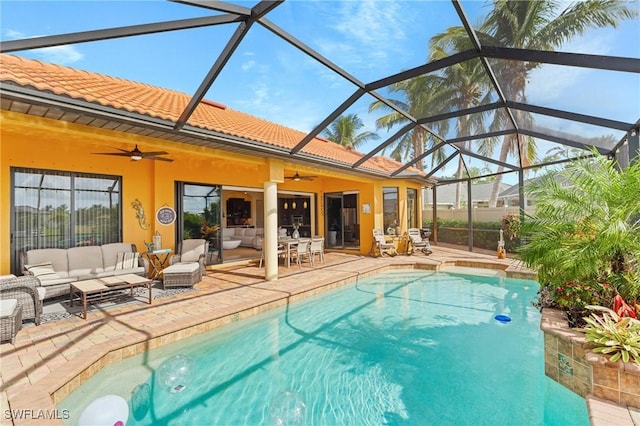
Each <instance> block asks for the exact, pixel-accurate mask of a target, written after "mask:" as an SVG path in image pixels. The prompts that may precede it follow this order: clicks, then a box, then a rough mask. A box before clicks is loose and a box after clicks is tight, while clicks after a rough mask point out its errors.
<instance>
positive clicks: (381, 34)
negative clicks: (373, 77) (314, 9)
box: [316, 0, 406, 68]
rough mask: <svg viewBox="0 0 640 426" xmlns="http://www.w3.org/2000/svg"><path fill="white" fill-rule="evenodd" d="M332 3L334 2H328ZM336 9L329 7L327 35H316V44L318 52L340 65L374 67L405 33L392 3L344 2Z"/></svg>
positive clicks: (400, 17) (371, 1)
mask: <svg viewBox="0 0 640 426" xmlns="http://www.w3.org/2000/svg"><path fill="white" fill-rule="evenodd" d="M332 5H335V3H332ZM339 5H340V8H339V9H338V10H335V9H332V17H331V19H330V22H335V24H333V25H331V26H330V28H331V30H332V33H331V35H327V36H326V37H319V38H318V39H317V40H316V44H317V45H318V46H319V50H320V52H321V53H322V54H324V55H325V56H327V57H328V58H331V59H332V60H334V61H336V62H339V63H341V64H351V65H353V66H357V67H366V68H370V67H377V66H379V64H381V63H384V62H385V61H387V60H388V58H389V54H390V53H391V52H394V53H397V52H395V51H396V50H397V49H396V48H394V46H398V41H399V40H404V39H405V38H406V37H405V33H404V31H403V30H402V28H403V27H404V25H403V23H402V19H405V18H406V17H404V16H402V14H401V13H399V6H398V5H397V4H396V3H395V2H387V1H385V2H379V1H373V0H366V1H357V2H356V1H345V2H340V3H339Z"/></svg>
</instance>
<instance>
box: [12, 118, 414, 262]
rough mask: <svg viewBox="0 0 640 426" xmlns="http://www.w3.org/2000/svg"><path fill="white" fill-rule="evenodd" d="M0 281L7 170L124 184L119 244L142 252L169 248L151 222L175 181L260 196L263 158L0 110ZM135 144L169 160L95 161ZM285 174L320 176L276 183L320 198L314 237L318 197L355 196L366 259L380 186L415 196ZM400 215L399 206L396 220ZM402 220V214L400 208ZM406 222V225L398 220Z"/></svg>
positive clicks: (350, 181) (378, 212)
mask: <svg viewBox="0 0 640 426" xmlns="http://www.w3.org/2000/svg"><path fill="white" fill-rule="evenodd" d="M0 119H1V121H0V235H1V237H0V274H8V273H9V270H10V219H11V218H10V211H11V210H10V209H11V182H10V169H11V167H27V168H42V169H50V170H61V171H74V172H87V173H100V174H108V175H117V176H121V177H122V200H123V206H122V213H123V240H124V241H126V242H132V243H134V244H136V245H137V246H138V248H139V250H143V249H144V242H145V241H146V242H149V241H151V239H152V236H153V233H154V232H155V231H156V230H158V231H159V232H160V233H161V234H162V236H163V246H165V247H173V246H174V238H175V237H174V236H175V228H174V225H170V226H163V225H160V224H158V223H156V221H155V212H156V211H157V209H159V208H160V207H162V206H164V205H168V206H171V207H175V205H174V204H175V193H174V192H175V189H174V188H175V182H176V181H185V182H193V183H203V184H217V185H232V186H237V187H250V188H257V189H259V190H262V188H263V185H264V182H265V181H266V180H268V179H269V174H270V165H269V164H270V163H269V160H268V159H265V158H260V157H251V156H247V155H239V154H233V153H228V152H223V151H219V150H210V149H206V150H205V149H203V148H199V147H193V146H189V145H182V144H179V143H168V142H166V141H162V140H158V139H154V138H149V137H144V136H135V135H131V134H127V133H123V132H118V131H114V130H102V129H97V128H93V127H88V126H82V125H75V124H70V123H66V122H62V121H57V120H51V119H47V118H39V117H34V116H28V115H24V114H19V113H15V112H6V111H2V112H1V115H0ZM135 144H138V146H139V148H140V149H141V150H142V151H158V150H164V151H168V152H169V153H170V155H169V157H170V158H172V159H173V160H174V161H173V162H171V163H169V162H162V161H147V160H143V161H138V162H133V161H131V160H130V159H128V158H126V157H114V156H103V155H94V154H92V153H96V152H115V151H116V148H120V149H127V150H130V149H132V148H133V146H134V145H135ZM282 164H283V167H284V169H285V170H286V174H287V175H288V174H291V173H293V172H295V171H296V170H298V171H299V172H300V173H301V174H313V175H318V176H319V178H318V179H315V180H313V181H301V182H293V181H289V180H285V181H284V182H282V183H279V184H278V189H279V190H283V191H285V190H288V191H301V192H309V193H316V194H318V204H319V205H318V206H317V213H316V214H317V223H318V225H319V226H318V229H316V233H318V234H321V235H322V233H323V223H324V206H323V202H324V200H323V198H324V194H325V193H327V192H343V191H357V192H358V193H359V203H360V206H359V215H360V229H361V242H360V246H361V252H362V253H368V251H369V248H370V245H371V241H372V238H371V235H370V232H369V230H370V229H372V228H374V227H378V228H381V227H382V193H381V191H382V187H383V186H397V187H400V191H399V194H400V197H401V200H400V201H401V206H402V202H403V197H406V188H407V186H410V187H413V188H416V189H419V185H416V184H415V183H406V182H402V181H397V180H393V181H388V182H385V181H377V180H373V179H368V178H360V177H354V176H351V175H346V174H341V173H339V172H331V171H324V170H322V169H318V168H311V167H307V166H300V165H292V164H288V163H287V162H283V163H282ZM135 199H138V200H140V202H141V203H142V206H143V207H144V209H145V213H146V216H147V222H148V223H150V224H151V228H150V229H148V230H145V229H142V228H141V227H140V225H139V221H138V220H137V219H136V210H135V209H134V208H133V207H132V206H131V203H132V202H133V201H134V200H135ZM363 204H369V205H370V206H371V213H363V212H362V205H363ZM402 212H403V209H402V207H401V214H403V213H402ZM404 214H405V215H406V209H404ZM403 223H405V221H403Z"/></svg>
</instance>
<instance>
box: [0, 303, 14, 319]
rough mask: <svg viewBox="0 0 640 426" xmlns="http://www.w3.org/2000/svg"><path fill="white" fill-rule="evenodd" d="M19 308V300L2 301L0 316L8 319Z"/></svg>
mask: <svg viewBox="0 0 640 426" xmlns="http://www.w3.org/2000/svg"><path fill="white" fill-rule="evenodd" d="M16 306H18V300H17V299H2V300H0V316H3V317H8V316H9V315H11V314H12V313H13V311H14V309H16Z"/></svg>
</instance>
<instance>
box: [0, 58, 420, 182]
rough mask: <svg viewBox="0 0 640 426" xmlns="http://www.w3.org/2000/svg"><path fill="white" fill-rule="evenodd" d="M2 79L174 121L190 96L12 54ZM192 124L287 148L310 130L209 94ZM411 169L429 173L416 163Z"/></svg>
mask: <svg viewBox="0 0 640 426" xmlns="http://www.w3.org/2000/svg"><path fill="white" fill-rule="evenodd" d="M0 81H2V82H3V83H10V84H15V85H18V86H23V87H32V88H34V89H36V90H39V91H44V92H51V93H54V94H56V95H61V96H68V97H70V98H73V99H79V100H84V101H86V102H91V103H96V104H99V105H102V106H106V107H112V108H116V109H120V110H125V111H128V112H132V113H137V114H142V115H147V116H150V117H155V118H159V119H163V120H169V121H172V122H176V121H177V120H178V117H180V114H181V113H182V111H183V110H184V108H185V107H186V106H187V104H188V103H189V100H190V96H189V95H187V94H186V93H182V92H178V91H175V90H170V89H164V88H160V87H156V86H151V85H149V84H145V83H139V82H135V81H130V80H125V79H121V78H117V77H111V76H107V75H103V74H98V73H94V72H88V71H82V70H77V69H75V68H71V67H65V66H61V65H57V64H51V63H46V62H41V61H38V60H33V59H26V58H22V57H20V56H15V55H7V54H1V55H0ZM188 124H189V125H191V126H195V127H199V128H202V129H207V130H211V131H216V132H220V133H224V134H227V135H231V136H236V137H240V138H244V139H248V140H252V141H257V142H261V143H266V144H269V145H273V146H277V147H281V148H288V149H291V148H293V147H295V146H296V145H297V144H298V143H299V142H300V141H301V140H302V139H303V138H304V137H305V136H306V134H305V133H303V132H300V131H298V130H294V129H291V128H288V127H285V126H282V125H279V124H276V123H272V122H269V121H266V120H263V119H260V118H257V117H254V116H252V115H249V114H245V113H243V112H240V111H237V110H234V109H231V108H228V107H225V106H224V105H221V104H218V103H216V102H212V101H207V100H204V101H202V102H201V103H200V105H198V107H197V108H196V110H195V111H194V113H193V114H192V116H191V117H190V118H189V120H188ZM301 152H302V153H306V154H311V155H314V156H317V157H321V158H324V159H329V160H333V161H338V162H341V163H347V164H349V165H351V164H353V163H355V162H356V161H358V160H359V159H361V158H362V156H363V154H362V153H359V152H358V151H356V150H354V149H349V148H346V147H344V146H341V145H338V144H336V143H333V142H331V141H328V140H327V139H324V138H321V137H316V138H314V139H312V140H311V141H310V142H309V143H308V144H307V145H306V146H305V147H304V148H303V149H302V151H301ZM402 165H403V164H402V163H400V162H398V161H395V160H392V159H390V158H386V157H380V156H378V157H373V158H371V159H369V160H368V161H366V162H365V163H364V164H363V165H362V167H364V168H367V169H370V170H374V171H377V172H384V173H390V172H392V171H394V170H396V169H397V168H399V167H401V166H402ZM408 171H409V172H411V173H416V174H422V175H424V173H423V172H421V171H419V170H418V169H415V168H410V169H408Z"/></svg>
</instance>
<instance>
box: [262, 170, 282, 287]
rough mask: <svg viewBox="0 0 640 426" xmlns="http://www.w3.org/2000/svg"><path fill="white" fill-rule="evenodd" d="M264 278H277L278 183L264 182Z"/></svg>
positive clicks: (269, 279) (268, 279)
mask: <svg viewBox="0 0 640 426" xmlns="http://www.w3.org/2000/svg"><path fill="white" fill-rule="evenodd" d="M263 250H264V253H263V254H264V278H265V279H266V280H267V281H273V280H277V279H278V184H277V183H275V182H270V181H267V182H265V183H264V248H263Z"/></svg>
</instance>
